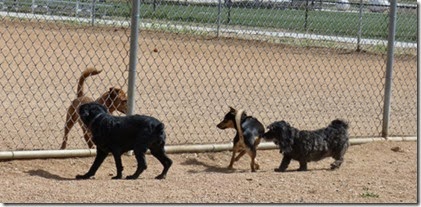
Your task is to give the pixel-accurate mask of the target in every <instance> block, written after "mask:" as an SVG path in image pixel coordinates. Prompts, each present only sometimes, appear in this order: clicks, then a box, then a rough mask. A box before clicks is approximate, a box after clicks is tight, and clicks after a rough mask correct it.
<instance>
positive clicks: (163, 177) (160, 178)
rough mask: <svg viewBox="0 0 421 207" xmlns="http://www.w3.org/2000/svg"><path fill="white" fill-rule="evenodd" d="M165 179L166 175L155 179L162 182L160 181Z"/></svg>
mask: <svg viewBox="0 0 421 207" xmlns="http://www.w3.org/2000/svg"><path fill="white" fill-rule="evenodd" d="M165 177H166V175H162V174H161V175H158V176H156V177H155V179H157V180H162V179H165Z"/></svg>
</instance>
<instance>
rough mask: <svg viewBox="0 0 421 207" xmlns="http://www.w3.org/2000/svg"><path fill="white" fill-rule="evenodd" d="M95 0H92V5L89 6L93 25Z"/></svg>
mask: <svg viewBox="0 0 421 207" xmlns="http://www.w3.org/2000/svg"><path fill="white" fill-rule="evenodd" d="M95 3H96V2H95V0H92V6H91V15H92V26H94V25H95V15H96V14H95V6H96V5H95Z"/></svg>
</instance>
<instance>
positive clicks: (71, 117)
mask: <svg viewBox="0 0 421 207" xmlns="http://www.w3.org/2000/svg"><path fill="white" fill-rule="evenodd" d="M78 118H79V116H78V115H77V114H76V110H75V108H74V107H73V105H71V106H70V107H69V109H68V110H67V115H66V124H65V126H64V137H63V143H62V144H61V147H60V149H66V147H67V139H68V135H69V132H70V130H71V129H72V128H73V126H74V125H75V123H76V122H77V119H78Z"/></svg>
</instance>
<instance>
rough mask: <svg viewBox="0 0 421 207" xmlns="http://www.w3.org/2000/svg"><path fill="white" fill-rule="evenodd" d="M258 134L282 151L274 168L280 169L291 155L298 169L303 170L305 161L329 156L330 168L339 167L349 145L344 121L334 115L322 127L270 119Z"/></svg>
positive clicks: (287, 162) (284, 166)
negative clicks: (299, 126)
mask: <svg viewBox="0 0 421 207" xmlns="http://www.w3.org/2000/svg"><path fill="white" fill-rule="evenodd" d="M268 129H269V131H268V132H266V133H265V134H264V135H263V136H262V138H263V139H265V140H269V141H273V142H274V143H275V144H276V145H279V148H280V152H281V153H283V156H284V157H283V159H282V162H281V165H280V166H279V168H278V169H275V171H276V172H284V171H285V170H286V169H287V168H288V165H289V163H290V162H291V159H294V160H297V161H299V162H300V168H299V169H298V171H306V170H307V162H310V161H319V160H321V159H323V158H326V157H332V158H333V159H335V162H333V163H332V164H331V169H336V168H339V167H340V166H341V164H342V162H343V161H344V154H345V152H346V150H347V149H348V146H349V142H348V140H349V135H348V123H347V122H346V121H343V120H339V119H336V120H334V121H332V122H331V123H330V125H329V126H328V127H326V128H322V129H319V130H315V131H304V130H299V129H296V128H294V127H291V126H290V125H289V124H288V123H287V122H285V121H278V122H274V123H272V124H271V125H269V126H268Z"/></svg>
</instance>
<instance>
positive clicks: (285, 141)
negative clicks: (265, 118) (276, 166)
mask: <svg viewBox="0 0 421 207" xmlns="http://www.w3.org/2000/svg"><path fill="white" fill-rule="evenodd" d="M267 128H268V131H267V132H266V133H264V134H263V135H262V138H263V139H265V140H268V141H273V142H274V143H275V144H277V145H279V148H280V149H281V151H282V152H285V153H289V152H291V151H292V145H293V144H294V137H293V130H294V129H293V128H292V127H291V125H289V123H287V122H285V121H278V122H274V123H272V124H271V125H269V126H268V127H267Z"/></svg>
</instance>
